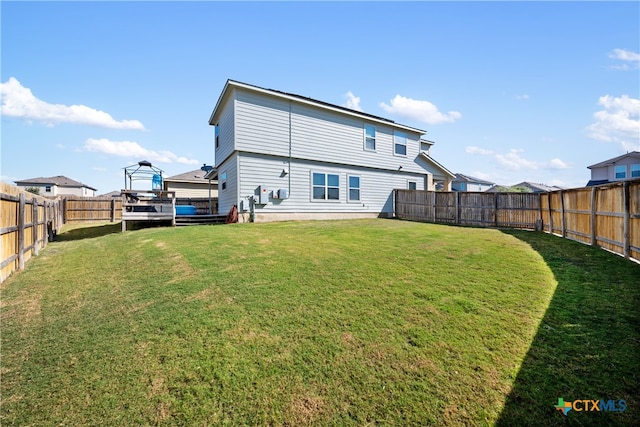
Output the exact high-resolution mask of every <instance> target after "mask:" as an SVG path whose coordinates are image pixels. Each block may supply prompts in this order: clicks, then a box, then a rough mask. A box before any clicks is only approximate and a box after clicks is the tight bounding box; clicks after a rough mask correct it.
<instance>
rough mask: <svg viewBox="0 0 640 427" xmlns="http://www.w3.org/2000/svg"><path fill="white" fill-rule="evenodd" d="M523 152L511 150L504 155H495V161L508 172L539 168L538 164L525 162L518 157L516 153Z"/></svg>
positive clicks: (522, 158)
mask: <svg viewBox="0 0 640 427" xmlns="http://www.w3.org/2000/svg"><path fill="white" fill-rule="evenodd" d="M523 151H524V150H522V149H520V150H517V149H511V150H510V151H509V152H508V153H506V154H496V160H497V161H498V163H499V164H500V165H501V166H503V167H504V168H506V169H509V170H514V171H517V170H523V169H524V170H535V169H538V168H539V165H538V163H536V162H534V161H532V160H527V159H525V158H524V157H522V156H520V154H518V153H522V152H523Z"/></svg>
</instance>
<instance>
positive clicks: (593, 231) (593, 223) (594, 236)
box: [591, 186, 598, 246]
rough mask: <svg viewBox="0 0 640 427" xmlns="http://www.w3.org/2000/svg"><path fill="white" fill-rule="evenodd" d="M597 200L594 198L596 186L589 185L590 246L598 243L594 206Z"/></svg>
mask: <svg viewBox="0 0 640 427" xmlns="http://www.w3.org/2000/svg"><path fill="white" fill-rule="evenodd" d="M597 204H598V200H597V198H596V187H595V186H594V187H591V246H597V245H598V235H597V233H596V226H597V223H598V217H597V216H596V206H597Z"/></svg>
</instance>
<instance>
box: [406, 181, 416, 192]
mask: <svg viewBox="0 0 640 427" xmlns="http://www.w3.org/2000/svg"><path fill="white" fill-rule="evenodd" d="M408 187H409V190H417V189H418V183H417V182H415V181H409V182H408Z"/></svg>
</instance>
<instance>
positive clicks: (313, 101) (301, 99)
mask: <svg viewBox="0 0 640 427" xmlns="http://www.w3.org/2000/svg"><path fill="white" fill-rule="evenodd" d="M233 87H239V88H244V89H248V90H252V91H255V92H260V93H263V94H268V95H271V96H275V97H278V98H282V99H288V100H296V101H298V102H301V103H304V104H309V105H314V106H316V107H320V108H324V109H326V110H331V111H337V112H341V113H343V114H348V115H351V116H356V117H362V118H366V119H368V120H372V121H375V122H380V123H383V124H386V125H388V126H393V127H396V128H400V129H404V130H407V131H411V132H416V133H419V134H425V133H427V132H426V131H425V130H422V129H417V128H414V127H411V126H406V125H402V124H398V123H396V122H394V121H393V120H390V119H386V118H384V117H379V116H374V115H373V114H368V113H364V112H362V111H357V110H352V109H350V108H347V107H342V106H340V105H335V104H330V103H328V102H324V101H320V100H317V99H313V98H309V97H307V96H301V95H296V94H294V93H288V92H282V91H280V90H275V89H266V88H263V87H260V86H254V85H251V84H247V83H242V82H239V81H235V80H231V79H229V80H227V82H226V83H225V85H224V89H223V90H222V93H221V94H220V97H219V98H218V102H216V106H215V107H214V109H213V112H212V113H211V117H210V118H209V124H211V125H214V124H215V121H214V118H215V113H216V111H218V108H219V107H220V105H221V104H222V101H223V99H224V98H225V96H226V95H227V94H228V93H229V92H230V90H231V89H232V88H233Z"/></svg>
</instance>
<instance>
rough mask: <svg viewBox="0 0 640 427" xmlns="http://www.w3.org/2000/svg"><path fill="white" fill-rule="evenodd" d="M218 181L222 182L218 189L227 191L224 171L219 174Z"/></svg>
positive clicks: (225, 172)
mask: <svg viewBox="0 0 640 427" xmlns="http://www.w3.org/2000/svg"><path fill="white" fill-rule="evenodd" d="M220 181H221V182H222V185H221V187H220V188H221V189H222V190H226V189H227V171H224V172H222V173H221V174H220Z"/></svg>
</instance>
